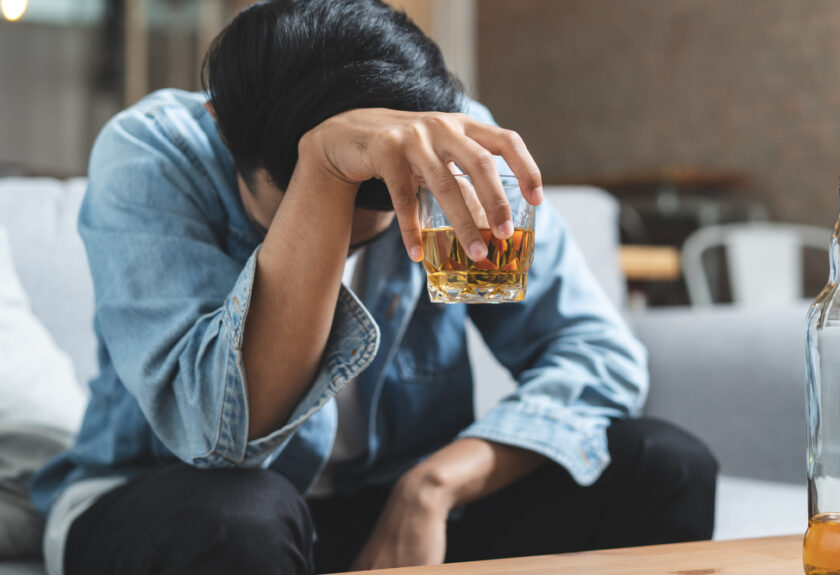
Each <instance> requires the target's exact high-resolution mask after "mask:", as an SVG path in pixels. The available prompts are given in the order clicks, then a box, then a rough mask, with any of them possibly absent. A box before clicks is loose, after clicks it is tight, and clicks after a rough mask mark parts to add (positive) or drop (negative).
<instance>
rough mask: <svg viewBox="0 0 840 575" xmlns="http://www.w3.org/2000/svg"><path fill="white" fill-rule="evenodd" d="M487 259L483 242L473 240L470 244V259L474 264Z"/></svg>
mask: <svg viewBox="0 0 840 575" xmlns="http://www.w3.org/2000/svg"><path fill="white" fill-rule="evenodd" d="M486 257H487V246H485V245H484V242H482V241H479V240H475V241H474V242H473V243H471V244H470V258H471V259H472V260H473V261H475V262H480V261H481V260H483V259H484V258H486Z"/></svg>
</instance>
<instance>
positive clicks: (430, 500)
mask: <svg viewBox="0 0 840 575" xmlns="http://www.w3.org/2000/svg"><path fill="white" fill-rule="evenodd" d="M396 490H397V491H398V492H399V493H400V495H401V497H402V498H404V499H407V500H410V501H411V502H412V503H413V504H414V505H418V506H421V507H423V508H427V509H430V510H436V511H437V512H440V513H443V514H445V515H448V514H449V511H450V510H451V509H452V508H453V507H456V506H457V501H456V491H457V490H456V488H455V486H454V485H453V484H452V482H451V481H450V480H449V478H448V477H447V475H446V473H445V472H444V471H443V470H442V469H439V468H438V467H436V466H433V465H428V462H422V463H420V464H418V465H417V466H416V467H414V468H412V469H410V470H409V471H407V472H406V473H405V475H403V476H402V477H401V478H400V480H399V481H398V482H397V486H396Z"/></svg>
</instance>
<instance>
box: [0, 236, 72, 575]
mask: <svg viewBox="0 0 840 575" xmlns="http://www.w3.org/2000/svg"><path fill="white" fill-rule="evenodd" d="M13 263H14V262H13V261H12V253H11V249H10V248H9V244H8V238H7V237H6V232H5V230H4V229H3V228H2V227H0V559H3V558H13V557H25V556H32V555H38V554H40V549H41V531H42V529H43V518H42V517H41V516H40V514H39V513H38V511H37V510H36V509H35V508H34V507H33V506H32V503H31V502H30V500H29V489H28V483H29V479H30V478H31V476H32V473H33V472H35V471H36V470H37V469H38V468H40V467H41V466H42V465H43V464H44V463H45V462H46V461H47V460H48V459H49V458H50V457H52V456H53V455H55V454H56V453H58V452H60V451H62V450H64V449H66V448H67V447H68V446H69V445H70V444H71V443H72V440H73V436H74V435H75V433H76V431H77V430H78V428H79V425H80V424H81V419H82V415H83V413H84V408H85V404H86V402H87V398H86V393H85V391H84V389H83V388H82V387H81V386H80V385H79V383H78V382H77V381H76V377H75V374H74V372H73V364H72V362H71V361H70V358H69V356H68V355H67V354H66V353H64V352H63V351H61V350H60V349H58V347H57V346H56V345H55V342H54V341H53V339H52V337H51V336H50V334H49V333H48V332H47V330H46V329H45V328H44V326H43V325H42V324H41V322H40V321H38V319H37V318H36V317H35V316H34V315H33V314H32V311H31V309H30V308H29V302H28V300H27V298H26V294H25V293H24V292H23V288H22V287H21V284H20V281H19V280H18V277H17V274H16V273H15V269H14V265H13ZM67 305H73V304H72V302H68V303H67Z"/></svg>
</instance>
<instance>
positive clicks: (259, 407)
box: [243, 109, 542, 439]
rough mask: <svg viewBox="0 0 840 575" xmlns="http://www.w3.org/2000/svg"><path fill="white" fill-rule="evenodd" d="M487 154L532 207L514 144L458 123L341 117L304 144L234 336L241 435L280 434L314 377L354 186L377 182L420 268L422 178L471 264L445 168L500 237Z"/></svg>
mask: <svg viewBox="0 0 840 575" xmlns="http://www.w3.org/2000/svg"><path fill="white" fill-rule="evenodd" d="M491 152H492V153H501V154H503V155H504V157H505V159H506V160H507V161H508V163H509V164H510V165H511V166H512V167H513V170H514V172H515V173H516V174H517V176H518V177H519V181H520V186H521V188H522V192H523V194H524V195H525V197H526V198H527V199H528V201H530V202H532V203H535V204H536V203H539V202H540V201H541V200H542V188H541V185H542V184H541V179H540V174H539V170H538V169H537V167H536V164H535V163H534V160H533V158H531V156H530V154H529V153H528V151H527V149H526V148H525V147H524V144H522V142H521V138H519V137H518V136H517V135H516V134H514V133H513V132H510V131H508V130H503V129H501V128H498V127H493V126H487V125H484V124H480V123H478V122H476V121H475V120H473V119H472V118H469V117H468V116H464V115H460V114H436V113H435V114H431V113H430V114H424V113H413V112H401V111H395V110H385V109H362V110H351V111H349V112H345V113H342V114H338V115H337V116H333V117H332V118H330V119H328V120H326V121H324V122H323V123H321V124H320V125H318V126H316V127H315V128H314V129H313V130H311V131H310V132H308V133H307V134H305V135H304V136H303V138H302V139H301V141H300V144H299V155H298V162H297V165H296V167H295V172H294V174H293V176H292V180H291V182H290V185H289V189H288V190H287V191H286V194H285V196H284V198H283V201H282V202H281V204H280V207H279V208H278V210H277V213H276V215H275V217H274V220H273V221H272V223H271V225H270V228H269V232H268V235H267V237H266V241H265V243H264V244H263V247H262V249H261V251H260V253H259V255H258V258H257V270H256V276H255V286H254V291H253V294H252V300H251V309H250V311H249V314H248V320H247V323H246V326H245V332H244V336H243V342H244V347H243V353H244V365H245V371H246V376H247V380H248V386H247V387H248V401H249V426H248V437H249V439H255V438H259V437H262V436H263V435H265V434H266V433H269V432H271V431H273V430H275V429H278V428H279V427H281V426H282V425H283V423H284V422H285V421H286V420H287V419H288V417H289V415H290V414H291V413H292V412H293V410H294V408H295V407H296V405H297V404H298V402H299V401H300V399H301V398H302V397H303V395H304V394H305V392H306V390H307V389H308V387H309V384H310V383H311V382H312V379H313V378H314V377H315V375H316V374H317V372H318V368H319V365H320V360H321V356H322V355H323V353H324V348H325V346H326V343H327V339H328V337H329V333H330V327H331V324H332V319H333V315H334V312H335V309H334V304H333V302H335V301H336V297H337V295H338V290H339V285H340V282H341V271H342V268H343V261H344V258H345V257H346V255H347V247H348V243H349V237H350V226H351V224H352V211H353V203H354V199H355V198H354V196H355V193H356V190H357V189H358V185H359V183H360V182H363V181H365V180H368V179H371V178H380V179H383V180H384V181H385V183H386V184H387V186H388V191H389V193H390V194H391V196H392V201H393V204H394V207H395V211H396V216H397V219H398V221H399V225H400V229H401V231H402V235H403V241H404V243H405V246H406V250H407V251H408V253H409V255H410V257H411V258H412V259H414V260H417V261H419V260H421V259H422V258H423V252H422V247H421V244H420V224H419V219H418V214H417V196H416V190H417V179H418V178H419V177H422V178H424V179H425V181H427V182H430V184H429V185H430V186H431V188H432V191H433V193H434V194H435V196H436V197H437V198H438V200H439V201H440V202H441V205H443V206H444V210H445V211H446V213H447V215H448V217H449V219H450V221H451V222H452V224H453V227H454V229H455V232H456V235H457V236H458V238H459V241H461V243H462V244H463V245H468V246H473V245H474V244H475V247H473V248H472V249H473V251H474V252H475V253H473V258H474V259H477V260H479V259H482V258H484V257H485V256H486V255H487V248H486V246H485V244H484V242H483V241H482V240H481V235H480V233H479V231H478V228H477V226H476V223H475V222H474V221H473V219H472V216H471V215H470V212H469V210H468V209H467V204H466V202H465V200H464V198H463V196H462V192H461V189H460V187H459V186H458V184H457V183H456V181H455V178H454V176H453V175H452V173H451V172H450V170H449V168H448V163H449V162H450V161H453V159H454V160H457V161H458V162H459V164H461V165H462V166H463V167H464V168H465V169H466V170H467V171H468V173H470V175H471V176H472V177H473V179H474V181H476V182H478V183H479V184H484V185H483V186H482V185H479V186H477V188H476V192H475V193H476V195H477V198H474V199H473V202H475V203H477V202H480V203H481V205H483V206H484V207H485V209H486V211H487V216H488V220H489V221H490V222H491V225H492V226H493V229H494V230H496V234H497V235H499V236H500V237H508V236H510V234H511V233H513V223H512V220H511V215H510V206H509V204H508V202H507V200H506V198H505V197H504V192H503V190H502V189H501V182H500V180H499V176H498V173H497V172H496V170H495V164H494V161H493V156H492V154H491ZM302 238H306V240H303V241H302ZM327 302H329V304H328V305H327Z"/></svg>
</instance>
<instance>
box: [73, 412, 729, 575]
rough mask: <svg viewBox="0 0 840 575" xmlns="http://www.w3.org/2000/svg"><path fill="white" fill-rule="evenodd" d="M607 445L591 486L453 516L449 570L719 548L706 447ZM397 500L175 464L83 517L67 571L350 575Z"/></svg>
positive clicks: (629, 432) (507, 498)
mask: <svg viewBox="0 0 840 575" xmlns="http://www.w3.org/2000/svg"><path fill="white" fill-rule="evenodd" d="M608 439H609V447H610V453H611V456H612V463H611V464H610V466H609V467H608V468H607V470H606V471H605V472H604V473H603V475H602V476H601V478H600V479H599V480H598V481H597V482H596V483H595V484H594V485H592V486H590V487H580V486H579V485H577V484H576V483H575V482H574V480H572V478H571V477H570V476H569V474H568V473H567V472H566V471H565V470H564V469H563V468H561V467H560V466H558V465H555V464H551V463H549V464H546V465H543V466H542V467H540V468H539V469H538V470H537V471H535V472H534V473H532V474H531V475H529V476H527V477H525V478H523V479H521V480H519V481H518V482H516V483H514V484H512V485H510V486H508V487H506V488H505V489H503V490H501V491H499V492H497V493H495V494H493V495H491V496H489V497H487V498H485V499H483V500H480V501H477V502H475V503H472V504H470V505H468V506H466V507H465V508H463V509H462V510H461V512H460V513H457V514H455V516H454V518H452V519H450V521H449V523H448V525H447V552H446V561H447V562H452V561H470V560H478V559H493V558H499V557H513V556H520V555H537V554H547V553H562V552H568V551H580V550H586V549H598V548H606V547H624V546H632V545H646V544H654V543H670V542H677V541H688V540H693V539H708V538H709V537H711V534H712V527H713V524H714V499H715V476H716V474H717V463H716V462H715V460H714V458H713V457H712V455H711V454H710V453H709V451H708V450H707V449H706V447H705V446H703V445H702V444H701V443H700V442H699V441H698V440H696V439H695V438H693V437H692V436H690V435H688V434H686V433H685V432H683V431H681V430H679V429H677V428H676V427H674V426H672V425H670V424H667V423H664V422H661V421H656V420H650V419H642V420H621V421H616V422H615V423H613V425H612V426H611V427H610V429H609V432H608ZM387 497H388V489H387V488H371V489H367V490H365V491H363V492H362V493H360V494H359V495H358V496H357V497H354V498H352V499H339V498H332V499H325V500H314V501H306V500H305V499H304V498H303V497H302V496H301V495H300V494H299V493H298V492H297V491H296V490H295V488H294V487H293V486H292V485H291V483H289V482H288V481H287V480H286V479H285V478H284V477H283V476H282V475H280V474H279V473H277V472H275V471H271V470H255V469H218V470H199V469H195V468H192V467H190V466H187V465H185V464H176V465H172V466H168V467H165V468H162V469H160V470H157V471H154V472H152V473H149V474H146V475H143V476H141V477H139V478H137V479H135V480H133V481H131V482H129V483H128V484H126V485H123V486H121V487H119V488H117V489H116V490H114V491H112V492H110V493H108V494H106V495H105V496H103V497H102V498H101V499H99V500H98V501H97V502H96V503H95V504H94V505H93V506H92V507H91V508H90V509H89V510H87V511H86V512H85V513H84V514H82V515H81V516H80V517H79V518H78V519H76V521H75V522H74V523H73V526H72V528H71V530H70V534H69V536H68V539H67V546H66V552H65V573H66V574H67V575H76V574H84V575H96V574H100V573H102V574H105V573H107V574H110V573H120V574H121V575H133V574H141V573H142V574H147V573H159V574H167V575H175V574H179V575H180V574H193V573H202V574H204V575H212V574H216V573H219V574H229V573H249V574H251V575H261V574H264V573H265V574H268V573H277V574H283V575H292V574H299V573H300V574H303V573H313V572H320V573H329V572H336V571H342V570H346V569H348V568H349V565H350V563H351V561H352V560H353V559H354V558H355V555H356V553H357V552H358V551H359V550H360V548H361V547H362V545H364V543H365V541H366V539H367V537H368V535H369V534H370V532H371V530H372V528H373V525H374V523H375V522H376V519H377V517H378V516H379V513H380V511H381V509H382V507H383V505H384V504H385V501H386V499H387ZM315 529H317V531H318V539H317V542H314V541H313V531H314V530H315Z"/></svg>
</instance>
